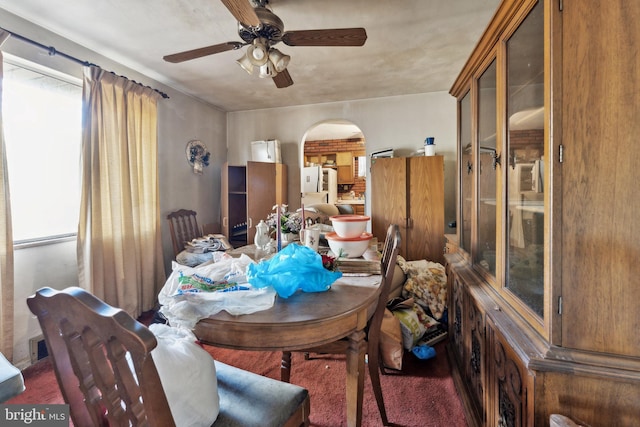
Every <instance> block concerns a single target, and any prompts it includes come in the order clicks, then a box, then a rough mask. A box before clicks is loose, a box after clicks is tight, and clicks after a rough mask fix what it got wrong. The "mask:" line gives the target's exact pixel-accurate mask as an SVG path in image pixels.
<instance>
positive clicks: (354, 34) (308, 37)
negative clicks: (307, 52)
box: [282, 28, 367, 46]
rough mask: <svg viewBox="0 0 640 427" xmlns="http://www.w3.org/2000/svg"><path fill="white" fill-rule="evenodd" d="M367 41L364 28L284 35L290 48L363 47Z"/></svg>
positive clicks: (288, 32)
mask: <svg viewBox="0 0 640 427" xmlns="http://www.w3.org/2000/svg"><path fill="white" fill-rule="evenodd" d="M366 40H367V32H366V31H365V29H364V28H336V29H333V30H300V31H287V32H285V33H284V34H283V35H282V41H283V42H284V44H286V45H288V46H362V45H363V44H364V42H365V41H366Z"/></svg>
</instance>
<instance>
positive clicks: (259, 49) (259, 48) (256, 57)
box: [247, 39, 269, 67]
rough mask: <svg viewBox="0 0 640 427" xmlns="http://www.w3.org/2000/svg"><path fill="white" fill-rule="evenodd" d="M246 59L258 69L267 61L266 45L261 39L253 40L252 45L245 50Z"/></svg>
mask: <svg viewBox="0 0 640 427" xmlns="http://www.w3.org/2000/svg"><path fill="white" fill-rule="evenodd" d="M247 58H249V61H251V63H252V64H253V65H255V66H256V67H260V66H262V65H264V64H266V62H267V61H268V60H269V54H268V51H267V45H266V43H265V42H264V41H263V40H262V39H255V40H254V41H253V45H251V46H249V48H248V49H247Z"/></svg>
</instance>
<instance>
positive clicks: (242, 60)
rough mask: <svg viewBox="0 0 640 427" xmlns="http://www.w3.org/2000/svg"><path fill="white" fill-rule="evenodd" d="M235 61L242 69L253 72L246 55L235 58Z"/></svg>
mask: <svg viewBox="0 0 640 427" xmlns="http://www.w3.org/2000/svg"><path fill="white" fill-rule="evenodd" d="M236 62H237V63H238V65H240V66H241V67H242V69H243V70H245V71H246V72H247V73H249V74H253V64H252V63H251V61H250V60H249V57H248V56H247V55H242V56H241V57H240V58H238V59H237V60H236Z"/></svg>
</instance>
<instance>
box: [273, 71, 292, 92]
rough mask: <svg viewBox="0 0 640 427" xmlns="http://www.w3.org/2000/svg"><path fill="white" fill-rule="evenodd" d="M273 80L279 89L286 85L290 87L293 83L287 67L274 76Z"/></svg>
mask: <svg viewBox="0 0 640 427" xmlns="http://www.w3.org/2000/svg"><path fill="white" fill-rule="evenodd" d="M273 82H274V83H275V84H276V86H277V87H278V89H282V88H285V87H289V86H291V85H292V84H293V79H292V78H291V75H290V74H289V71H288V70H287V69H286V68H285V69H284V71H281V72H279V73H278V74H276V75H275V77H273Z"/></svg>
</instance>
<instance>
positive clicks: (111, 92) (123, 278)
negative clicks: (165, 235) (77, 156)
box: [78, 66, 165, 317]
mask: <svg viewBox="0 0 640 427" xmlns="http://www.w3.org/2000/svg"><path fill="white" fill-rule="evenodd" d="M159 97H160V95H159V94H158V93H157V92H155V91H154V90H153V89H150V88H147V87H143V86H141V85H139V84H137V83H135V82H132V81H130V80H128V79H126V78H124V77H120V76H117V75H115V74H113V73H110V72H107V71H104V70H102V69H100V68H99V67H95V66H90V67H86V68H85V70H84V87H83V136H82V201H81V208H80V209H81V210H80V224H79V228H78V271H79V280H80V286H81V287H83V288H85V289H87V290H89V291H91V292H92V293H93V294H94V295H96V296H97V297H98V298H101V299H102V300H104V301H105V302H107V303H108V304H111V305H113V306H116V307H120V308H122V309H123V310H125V311H126V312H127V313H129V314H130V315H132V316H134V317H136V316H138V315H140V314H141V313H142V312H143V311H146V310H149V309H151V308H153V306H154V303H155V301H156V296H157V294H158V292H159V290H160V288H161V287H162V285H163V284H164V280H165V275H164V267H163V260H162V245H161V236H160V207H159V196H158V159H157V101H158V99H159Z"/></svg>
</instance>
